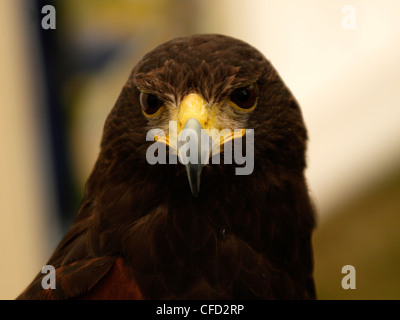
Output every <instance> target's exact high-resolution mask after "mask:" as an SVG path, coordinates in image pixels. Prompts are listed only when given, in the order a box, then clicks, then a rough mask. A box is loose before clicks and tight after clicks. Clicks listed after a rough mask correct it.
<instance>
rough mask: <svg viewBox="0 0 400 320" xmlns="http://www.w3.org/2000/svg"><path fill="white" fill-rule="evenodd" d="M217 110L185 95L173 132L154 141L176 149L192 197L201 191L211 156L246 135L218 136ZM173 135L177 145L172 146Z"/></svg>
mask: <svg viewBox="0 0 400 320" xmlns="http://www.w3.org/2000/svg"><path fill="white" fill-rule="evenodd" d="M216 109H217V108H215V107H214V108H210V106H209V104H208V103H207V102H206V101H205V100H204V99H203V98H202V97H201V96H200V95H199V94H197V93H190V94H188V95H187V96H185V97H184V99H183V100H182V102H181V104H180V106H179V112H178V116H177V128H176V129H175V130H176V132H170V133H169V135H167V136H165V137H159V138H158V140H157V141H159V142H164V143H165V144H167V145H169V146H170V147H172V148H173V149H175V151H176V152H177V154H178V158H179V161H180V163H182V164H183V165H185V167H186V172H187V176H188V180H189V185H190V190H191V191H192V195H193V196H195V197H197V196H198V195H199V191H200V180H201V171H202V169H203V166H205V165H206V164H208V161H209V158H210V156H211V155H212V154H213V155H214V153H219V146H220V145H222V144H224V143H225V142H227V141H229V140H232V139H235V138H238V137H242V136H243V135H244V132H245V130H244V129H243V130H241V131H239V133H237V132H236V133H234V132H232V130H223V131H221V132H220V131H219V130H220V129H221V128H220V126H219V124H218V117H217V115H216V111H215V110H216ZM171 135H172V136H171ZM176 135H177V136H178V137H177V144H175V145H174V143H173V141H174V140H175V139H176ZM188 153H190V154H189V155H188Z"/></svg>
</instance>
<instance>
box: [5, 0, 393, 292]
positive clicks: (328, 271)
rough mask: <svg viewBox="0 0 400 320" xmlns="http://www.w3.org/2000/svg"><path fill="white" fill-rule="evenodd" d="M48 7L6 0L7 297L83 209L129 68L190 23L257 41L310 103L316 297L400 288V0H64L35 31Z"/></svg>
mask: <svg viewBox="0 0 400 320" xmlns="http://www.w3.org/2000/svg"><path fill="white" fill-rule="evenodd" d="M45 4H47V3H46V2H45V1H40V0H38V1H36V0H28V1H26V0H18V1H16V0H3V1H1V2H0V21H2V22H3V26H6V27H3V28H1V29H0V35H1V40H2V41H1V43H0V70H1V72H0V99H1V100H0V101H1V113H0V147H1V149H0V150H1V156H0V174H1V179H0V253H1V258H0V259H1V260H0V261H1V263H0V299H14V298H15V297H16V296H17V295H18V294H19V293H20V292H21V291H22V290H23V289H24V288H25V287H26V286H27V285H28V284H29V282H30V281H31V280H32V278H33V277H34V276H35V275H36V274H37V272H39V270H40V269H41V267H42V265H44V264H45V263H46V261H47V259H48V257H49V255H50V254H51V252H52V250H53V249H54V247H55V245H56V244H57V243H58V241H59V240H60V237H61V236H62V235H63V233H64V232H65V230H66V228H67V227H68V223H70V220H69V219H68V217H70V219H72V218H73V216H74V214H75V213H76V209H77V208H78V206H79V200H80V199H81V197H82V195H83V186H84V183H85V181H86V179H87V177H88V174H89V173H90V171H91V168H92V166H93V164H94V161H95V159H96V157H97V153H98V151H99V143H100V138H101V133H102V127H103V124H104V120H105V118H106V116H107V114H108V112H109V111H110V110H111V108H112V107H113V105H114V103H115V101H116V99H117V97H118V95H119V92H120V90H121V88H122V85H123V84H124V82H125V81H126V79H127V78H128V76H129V73H130V71H131V69H132V68H133V66H134V64H135V63H136V62H137V61H138V60H139V59H140V57H141V56H142V55H143V54H144V53H146V52H147V51H148V50H150V49H152V48H153V47H154V46H156V45H157V44H159V43H161V42H163V41H166V40H169V39H171V38H173V37H176V36H181V35H188V34H193V33H222V34H226V35H231V36H234V37H237V38H240V39H243V40H245V41H247V42H248V43H250V44H252V45H253V46H255V47H257V48H258V49H259V50H260V51H262V52H263V53H264V54H265V56H266V57H267V59H269V60H270V61H271V62H272V63H273V65H274V66H275V68H276V69H277V70H278V72H279V73H280V74H281V76H282V78H283V80H284V81H285V82H286V84H287V85H288V87H289V88H290V89H291V91H292V92H293V93H294V95H295V96H296V98H297V99H298V101H299V103H300V105H301V107H302V110H303V114H304V118H305V122H306V124H307V127H308V130H309V136H310V140H309V149H308V154H307V158H308V169H307V172H306V174H307V177H308V180H309V185H310V192H311V195H312V198H313V200H314V202H315V205H316V208H317V211H318V228H317V230H316V232H315V235H314V247H315V278H316V286H317V294H318V297H319V298H320V299H399V298H400V272H399V270H400V233H399V228H400V215H399V214H400V63H399V57H400V41H399V40H400V19H398V14H399V12H400V2H399V1H397V0H387V1H384V2H380V3H378V2H377V1H372V0H354V1H341V0H335V1H329V2H328V1H319V0H303V1H298V0H284V1H282V0H280V1H278V0H270V1H264V0H248V1H246V2H244V1H239V0H217V1H212V0H187V1H182V0H114V1H111V0H85V1H79V0H58V1H53V2H52V4H53V5H54V7H55V9H56V19H57V20H56V21H57V22H56V29H55V30H43V29H41V26H40V22H41V18H42V17H44V14H42V13H41V12H40V8H41V7H42V6H44V5H45ZM345 6H350V11H346V9H345ZM347 8H348V7H347ZM349 19H350V20H349ZM349 21H351V22H353V23H354V27H355V28H354V29H353V28H346V26H348V25H349V24H348V23H349ZM41 39H42V40H41ZM43 39H47V40H46V41H49V39H50V40H51V41H50V42H45V43H47V44H46V45H43V43H44V42H43ZM49 43H50V45H49ZM54 44H56V45H54ZM52 45H54V47H53V46H52ZM49 48H50V49H51V50H49ZM46 50H47V51H46ZM44 52H47V55H45V54H43V53H44ZM48 73H50V74H55V75H57V77H56V78H55V79H58V80H59V81H58V82H54V81H53V82H52V81H49V79H52V78H49V75H48ZM46 77H47V78H46ZM46 79H47V81H46ZM60 79H61V80H60ZM52 88H57V91H54V90H53V89H52ZM54 101H56V102H57V103H54ZM44 106H47V107H44ZM49 114H50V116H49ZM54 119H56V120H57V121H60V125H59V124H58V122H57V123H55V122H54V121H56V120H54ZM59 131H61V133H60V132H59ZM54 135H59V137H58V138H59V140H57V139H54ZM60 141H61V142H60ZM59 149H60V150H61V151H60V150H59ZM55 154H56V155H58V157H60V158H62V159H61V160H60V159H58V158H55ZM60 155H61V156H60ZM55 159H57V161H56V160H55ZM63 173H64V175H66V176H67V178H65V177H64V178H63V176H62V174H63ZM60 177H61V178H60ZM60 190H61V191H60ZM60 199H61V200H60ZM63 201H64V202H63ZM60 203H61V205H60ZM65 203H67V204H68V205H67V206H66V205H64V204H65ZM60 207H61V209H60ZM60 212H63V214H64V216H63V215H62V214H60ZM65 216H67V218H65ZM344 265H353V266H354V267H355V269H356V289H354V290H352V289H348V290H344V289H343V288H342V287H341V280H342V278H343V277H344V274H342V273H341V269H342V267H343V266H344Z"/></svg>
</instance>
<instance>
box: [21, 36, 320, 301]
mask: <svg viewBox="0 0 400 320" xmlns="http://www.w3.org/2000/svg"><path fill="white" fill-rule="evenodd" d="M250 85H251V87H249V86H250ZM243 88H244V89H243ZM249 88H250V89H249ZM254 88H257V91H255V89H254ZM238 90H239V91H238ZM240 90H242V91H240ZM243 90H244V91H243ZM251 90H253V91H251ZM233 92H236V93H235V94H236V95H237V94H240V95H242V96H239V98H237V97H236V96H234V95H233ZM252 92H253V93H254V94H256V95H257V96H256V97H255V98H254V99H257V100H256V101H257V102H256V107H255V108H254V107H253V108H254V109H252V108H248V106H246V108H247V109H248V110H246V108H243V110H242V109H241V108H240V107H238V108H234V107H233V103H232V101H231V100H234V97H235V99H239V100H240V99H242V100H244V99H247V95H248V94H250V93H252ZM191 93H196V94H197V95H196V97H197V96H200V97H202V98H203V99H204V100H205V101H206V104H204V105H205V106H206V107H205V108H207V109H206V110H208V111H209V112H210V114H211V113H212V114H214V116H213V119H214V120H213V121H214V122H213V123H218V124H219V125H220V126H222V125H223V124H224V125H225V128H229V129H235V128H234V127H233V126H234V125H241V126H242V128H251V129H254V171H253V173H252V174H250V175H235V167H236V166H237V165H235V164H210V165H206V166H204V167H203V168H202V171H201V187H200V190H199V191H198V196H194V195H193V194H195V191H193V189H192V191H193V194H192V192H191V189H190V188H189V184H188V176H187V173H186V170H185V166H183V165H182V164H180V163H178V164H165V165H163V164H156V165H150V164H149V163H148V162H147V160H146V150H147V148H148V147H149V145H150V144H152V142H150V141H146V133H147V132H148V130H149V129H152V128H164V129H165V128H167V126H168V121H170V120H172V119H181V118H179V117H178V118H176V116H177V113H179V112H180V108H181V107H182V101H183V100H184V98H185V97H186V96H187V95H189V94H191ZM147 95H151V99H153V100H149V99H148V96H147ZM141 97H142V107H143V104H146V103H148V104H150V106H149V105H146V106H145V107H143V108H144V111H146V110H150V111H151V112H153V111H154V110H155V113H154V114H155V116H151V115H146V114H145V113H143V111H142V108H141ZM143 99H148V100H147V102H146V101H145V102H143ZM158 102H161V103H159V104H157V103H158ZM239 102H240V103H242V101H239ZM240 103H239V104H240ZM160 105H162V106H161V107H160ZM243 106H245V104H243ZM151 108H153V109H151ZM159 108H161V109H159ZM182 108H183V107H182ZM174 117H175V118H174ZM215 119H216V120H215ZM199 121H200V120H199ZM210 121H211V116H210ZM204 123H205V124H207V123H208V119H207V120H206V121H205V122H204ZM201 124H203V123H201ZM182 125H184V123H182ZM219 129H220V128H219ZM245 139H246V135H245V136H244V138H242V140H243V142H244V141H245ZM306 140H307V133H306V129H305V126H304V123H303V119H302V115H301V111H300V109H299V107H298V104H297V102H296V101H295V99H294V97H293V96H292V94H291V93H290V91H289V90H288V89H287V88H286V86H285V85H284V83H283V82H282V80H281V79H280V77H279V75H278V74H277V72H276V71H275V70H274V68H273V67H272V65H271V64H270V63H269V62H268V61H267V60H266V59H265V58H264V56H263V55H262V54H261V53H260V52H259V51H257V50H256V49H254V48H253V47H251V46H250V45H248V44H246V43H245V42H242V41H240V40H237V39H233V38H231V37H226V36H222V35H194V36H189V37H182V38H176V39H173V40H171V41H169V42H166V43H164V44H162V45H160V46H158V47H157V48H155V49H154V50H153V51H151V52H149V53H148V54H147V55H145V56H144V57H143V59H142V60H141V61H140V62H139V63H138V64H137V65H136V67H135V68H134V69H133V71H132V73H131V75H130V77H129V79H128V81H127V83H126V84H125V86H124V87H123V89H122V92H121V94H120V96H119V98H118V100H117V102H116V104H115V106H114V108H113V109H112V111H111V113H110V115H109V116H108V118H107V121H106V123H105V126H104V133H103V138H102V142H101V151H100V154H99V157H98V160H97V162H96V164H95V166H94V169H93V172H92V174H91V175H90V177H89V179H88V181H87V184H86V192H85V197H84V199H83V202H82V205H81V207H80V210H79V213H78V216H77V219H76V221H75V223H74V224H73V226H72V228H71V230H70V231H69V232H68V233H67V234H66V235H65V237H64V239H63V240H62V242H61V243H60V244H59V246H58V247H57V248H56V250H55V252H54V254H53V255H52V257H51V258H50V260H49V261H48V263H47V264H51V265H53V266H54V267H56V269H57V286H56V289H55V290H51V289H47V290H44V289H42V287H41V279H42V277H43V275H42V274H39V275H38V276H37V277H36V279H35V280H34V281H33V282H32V284H31V285H30V286H29V287H28V288H27V289H26V290H25V291H24V292H23V293H22V294H21V295H20V296H19V297H18V298H19V299H41V298H44V299H67V298H75V299H103V298H104V299H112V298H118V299H142V298H143V299H160V298H161V299H182V298H185V299H203V298H210V299H213V298H224V299H225V298H228V299H232V298H233V299H239V298H256V299H312V298H315V290H314V281H313V275H312V272H313V257H312V246H311V236H312V230H313V228H314V224H315V222H314V219H315V217H314V212H313V208H312V205H311V202H310V199H309V195H308V191H307V185H306V181H305V177H304V169H305V165H306V164H305V151H306ZM188 172H189V171H188ZM191 187H193V183H191Z"/></svg>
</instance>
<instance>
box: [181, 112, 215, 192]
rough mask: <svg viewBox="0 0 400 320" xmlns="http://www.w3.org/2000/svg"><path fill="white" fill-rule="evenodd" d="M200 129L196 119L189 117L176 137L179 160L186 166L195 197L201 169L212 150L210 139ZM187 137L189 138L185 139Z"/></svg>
mask: <svg viewBox="0 0 400 320" xmlns="http://www.w3.org/2000/svg"><path fill="white" fill-rule="evenodd" d="M202 129H203V128H202V126H201V124H200V122H199V121H198V120H197V119H195V118H190V119H188V120H187V121H186V124H185V126H184V127H183V129H182V131H181V133H180V135H179V137H178V156H179V161H180V162H181V163H182V164H184V165H185V167H186V172H187V176H188V180H189V185H190V190H191V191H192V194H193V196H195V197H197V196H198V194H199V191H200V177H201V170H202V169H203V166H204V165H205V164H206V163H208V158H209V157H210V154H211V150H212V148H211V147H212V141H211V139H209V136H208V135H207V134H205V133H204V131H202ZM187 138H189V139H190V140H189V141H187ZM188 150H189V151H190V153H191V154H190V156H189V157H188V156H187V151H188ZM192 153H193V154H192Z"/></svg>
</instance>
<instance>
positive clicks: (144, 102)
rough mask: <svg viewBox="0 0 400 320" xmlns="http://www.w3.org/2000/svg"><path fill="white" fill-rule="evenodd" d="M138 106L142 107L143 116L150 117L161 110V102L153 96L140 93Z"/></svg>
mask: <svg viewBox="0 0 400 320" xmlns="http://www.w3.org/2000/svg"><path fill="white" fill-rule="evenodd" d="M140 105H141V106H142V110H143V112H144V113H145V115H147V116H152V115H155V114H156V113H157V111H158V110H160V109H161V107H162V106H163V102H162V101H161V100H160V99H159V98H158V97H157V96H156V95H155V94H152V93H146V92H141V93H140Z"/></svg>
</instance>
